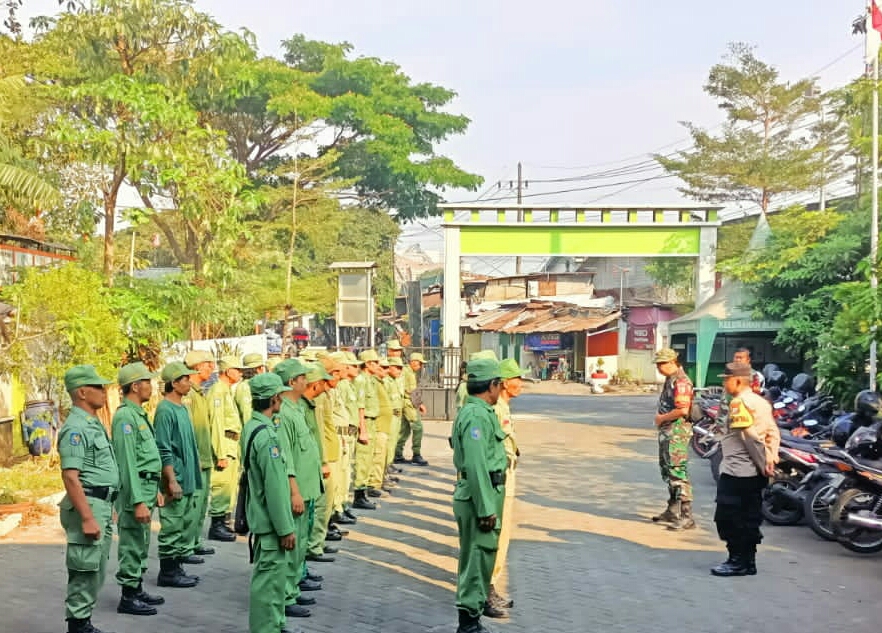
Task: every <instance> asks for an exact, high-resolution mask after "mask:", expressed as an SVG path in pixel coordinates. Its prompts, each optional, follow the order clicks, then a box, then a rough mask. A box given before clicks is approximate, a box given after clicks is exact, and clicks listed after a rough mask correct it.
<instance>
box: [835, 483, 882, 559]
mask: <svg viewBox="0 0 882 633" xmlns="http://www.w3.org/2000/svg"><path fill="white" fill-rule="evenodd" d="M875 505H876V495H874V494H873V493H870V492H866V491H864V490H859V489H857V488H849V489H848V490H846V491H845V492H843V493H842V494H841V495H839V499H837V500H836V503H834V504H833V507H832V508H830V519H831V524H832V526H833V532H834V533H835V534H836V540H838V541H839V544H840V545H842V547H844V548H845V549H847V550H851V551H852V552H857V553H858V554H875V553H876V552H882V531H880V530H868V529H866V528H861V527H855V526H852V525H849V524H847V523H846V522H845V517H846V515H847V514H848V513H849V512H854V511H857V510H872V508H873V507H874V506H875Z"/></svg>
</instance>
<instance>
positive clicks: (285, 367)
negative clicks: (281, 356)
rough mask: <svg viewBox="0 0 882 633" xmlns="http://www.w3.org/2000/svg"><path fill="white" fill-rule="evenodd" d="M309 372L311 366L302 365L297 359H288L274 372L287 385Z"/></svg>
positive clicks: (277, 366)
mask: <svg viewBox="0 0 882 633" xmlns="http://www.w3.org/2000/svg"><path fill="white" fill-rule="evenodd" d="M308 371H309V366H307V365H305V364H303V363H301V362H300V361H299V360H297V359H296V358H286V359H285V360H283V361H282V362H281V363H279V364H278V365H276V367H275V369H273V372H274V373H275V374H276V375H277V376H278V377H279V378H280V379H281V381H282V383H283V384H286V385H287V384H288V383H289V382H291V380H293V379H294V378H297V376H303V375H305V374H306V373H307V372H308Z"/></svg>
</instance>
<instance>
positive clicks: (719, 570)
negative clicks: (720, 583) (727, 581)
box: [711, 554, 756, 577]
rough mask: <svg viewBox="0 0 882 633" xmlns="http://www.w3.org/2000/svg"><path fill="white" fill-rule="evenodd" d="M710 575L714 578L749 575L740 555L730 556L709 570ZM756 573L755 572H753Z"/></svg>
mask: <svg viewBox="0 0 882 633" xmlns="http://www.w3.org/2000/svg"><path fill="white" fill-rule="evenodd" d="M711 573H712V574H713V575H714V576H722V577H729V576H748V575H750V570H749V569H748V568H747V565H746V564H745V560H744V556H742V555H741V554H732V556H730V557H729V559H728V560H726V561H724V562H722V563H720V564H719V565H717V566H716V567H713V568H712V569H711ZM754 573H756V571H754Z"/></svg>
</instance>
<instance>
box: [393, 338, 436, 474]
mask: <svg viewBox="0 0 882 633" xmlns="http://www.w3.org/2000/svg"><path fill="white" fill-rule="evenodd" d="M425 363H426V359H425V358H424V357H423V355H422V354H421V353H419V352H414V353H413V354H411V355H410V362H408V363H407V367H405V368H404V371H403V372H402V375H403V376H404V410H403V413H402V417H401V434H400V435H399V436H398V444H397V445H396V447H395V463H396V464H408V463H409V464H415V465H417V466H428V465H429V462H427V461H426V460H425V459H424V458H423V456H422V454H421V452H420V451H422V448H423V419H422V417H421V416H422V415H424V414H425V413H426V405H424V404H423V403H422V400H421V397H420V390H419V377H418V376H417V374H418V373H419V372H420V370H421V369H422V368H423V365H425ZM411 433H413V440H412V442H411V448H412V449H413V459H411V460H410V461H409V462H408V461H407V460H406V459H404V445H405V444H406V443H407V439H408V438H409V437H410V436H411Z"/></svg>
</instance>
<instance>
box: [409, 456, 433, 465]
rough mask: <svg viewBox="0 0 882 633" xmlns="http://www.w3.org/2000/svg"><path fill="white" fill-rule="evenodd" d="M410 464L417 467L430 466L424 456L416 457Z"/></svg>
mask: <svg viewBox="0 0 882 633" xmlns="http://www.w3.org/2000/svg"><path fill="white" fill-rule="evenodd" d="M410 463H411V464H414V465H415V466H428V465H429V462H427V461H426V460H425V459H423V456H422V455H414V456H413V459H412V460H410Z"/></svg>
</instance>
